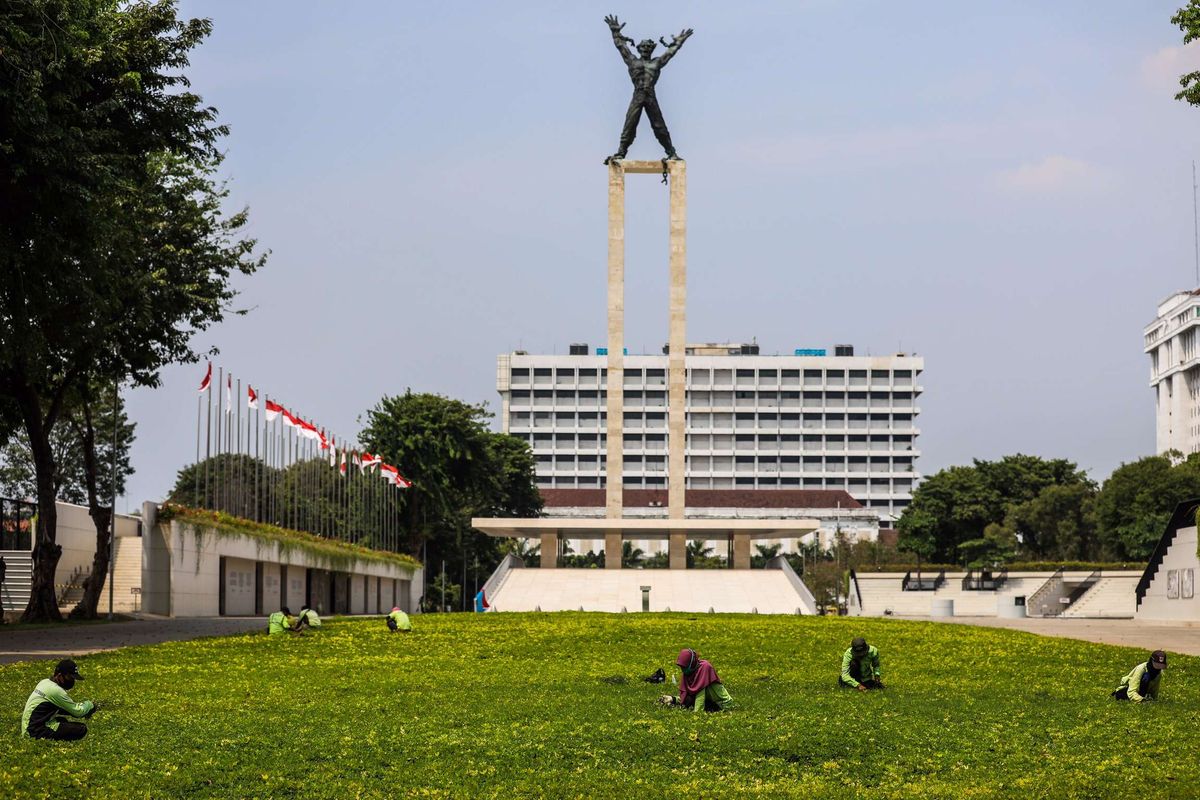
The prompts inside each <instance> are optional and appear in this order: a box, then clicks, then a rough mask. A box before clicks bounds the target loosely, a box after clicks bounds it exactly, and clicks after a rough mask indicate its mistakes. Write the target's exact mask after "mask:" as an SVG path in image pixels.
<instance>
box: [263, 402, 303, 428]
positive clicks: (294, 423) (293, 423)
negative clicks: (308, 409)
mask: <svg viewBox="0 0 1200 800" xmlns="http://www.w3.org/2000/svg"><path fill="white" fill-rule="evenodd" d="M267 408H268V409H269V408H270V406H268V407H267ZM279 411H280V412H281V413H282V414H283V424H284V425H286V426H287V427H289V428H299V427H300V420H298V419H296V417H295V416H293V414H292V412H290V411H288V410H287V409H286V408H284V407H283V406H280V407H279Z"/></svg>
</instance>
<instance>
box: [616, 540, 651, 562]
mask: <svg viewBox="0 0 1200 800" xmlns="http://www.w3.org/2000/svg"><path fill="white" fill-rule="evenodd" d="M645 556H646V554H645V553H644V552H643V551H642V548H640V547H634V546H633V542H629V541H626V542H622V543H621V566H622V567H639V566H641V564H642V559H643V558H645Z"/></svg>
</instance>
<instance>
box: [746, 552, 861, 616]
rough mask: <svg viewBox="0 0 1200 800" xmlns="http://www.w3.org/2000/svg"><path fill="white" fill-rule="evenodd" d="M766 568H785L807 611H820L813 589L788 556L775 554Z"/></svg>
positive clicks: (785, 574) (812, 612) (789, 581)
mask: <svg viewBox="0 0 1200 800" xmlns="http://www.w3.org/2000/svg"><path fill="white" fill-rule="evenodd" d="M765 568H766V569H779V570H783V574H784V577H786V578H787V579H788V583H790V584H791V585H792V588H793V589H795V590H796V594H798V595H800V601H801V602H802V603H804V604H805V606H806V610H807V612H808V613H809V614H816V613H817V612H818V609H817V598H816V597H814V596H813V593H812V591H811V590H810V589H809V588H808V584H806V583H805V582H804V581H802V580H801V579H800V576H799V575H797V574H796V570H794V569H792V565H791V564H789V563H788V560H787V558H786V557H784V556H775V557H774V558H772V559H771V560H770V561H768V562H767V563H766V565H765ZM858 607H859V608H862V597H861V596H860V597H859V600H858Z"/></svg>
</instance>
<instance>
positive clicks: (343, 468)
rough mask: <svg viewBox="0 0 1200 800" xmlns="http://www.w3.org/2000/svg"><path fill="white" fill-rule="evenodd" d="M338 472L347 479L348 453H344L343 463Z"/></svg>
mask: <svg viewBox="0 0 1200 800" xmlns="http://www.w3.org/2000/svg"><path fill="white" fill-rule="evenodd" d="M338 472H340V473H342V477H343V478H344V477H346V451H345V450H343V451H342V463H341V464H339V465H338Z"/></svg>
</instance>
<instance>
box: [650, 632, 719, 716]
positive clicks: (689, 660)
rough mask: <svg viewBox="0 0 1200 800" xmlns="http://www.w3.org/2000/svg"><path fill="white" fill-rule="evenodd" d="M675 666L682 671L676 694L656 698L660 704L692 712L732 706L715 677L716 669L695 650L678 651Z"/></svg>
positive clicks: (687, 648) (716, 709) (686, 648)
mask: <svg viewBox="0 0 1200 800" xmlns="http://www.w3.org/2000/svg"><path fill="white" fill-rule="evenodd" d="M675 666H677V667H679V669H680V671H682V673H683V675H682V677H680V679H679V697H678V698H676V697H674V696H672V695H669V694H665V695H663V696H662V697H660V698H659V702H660V703H662V704H663V705H668V706H679V707H681V708H690V709H692V710H693V711H699V710H700V709H704V710H705V711H728V710H730V709H731V708H733V698H732V697H730V696H729V692H728V691H726V689H725V684H723V683H721V679H720V678H719V677H717V671H716V670H715V669H713V665H712V664H710V663H708V662H707V661H705V660H704V659H702V658H700V656H699V655H698V654H697V653H696V651H695V650H693V649H691V648H690V647H685V648H684V649H683V650H680V651H679V658H677V659H675Z"/></svg>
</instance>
